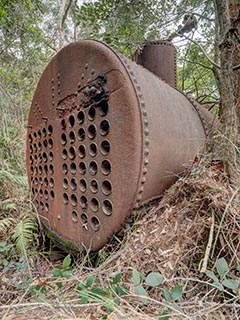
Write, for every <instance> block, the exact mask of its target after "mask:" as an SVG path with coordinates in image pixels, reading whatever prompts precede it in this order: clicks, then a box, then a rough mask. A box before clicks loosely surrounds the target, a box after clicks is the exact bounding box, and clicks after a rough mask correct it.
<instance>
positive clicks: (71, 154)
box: [68, 147, 76, 160]
mask: <svg viewBox="0 0 240 320" xmlns="http://www.w3.org/2000/svg"><path fill="white" fill-rule="evenodd" d="M68 154H69V158H70V159H71V160H73V159H75V158H76V151H75V148H74V147H70V148H69V153H68Z"/></svg>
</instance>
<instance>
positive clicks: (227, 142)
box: [216, 0, 240, 186]
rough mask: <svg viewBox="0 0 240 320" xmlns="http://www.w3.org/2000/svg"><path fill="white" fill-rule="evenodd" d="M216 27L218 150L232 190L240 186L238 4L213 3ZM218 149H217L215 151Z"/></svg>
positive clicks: (227, 1)
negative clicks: (218, 87)
mask: <svg viewBox="0 0 240 320" xmlns="http://www.w3.org/2000/svg"><path fill="white" fill-rule="evenodd" d="M216 8H217V17H218V23H219V41H220V43H219V49H220V60H221V70H220V72H219V76H220V78H219V80H220V92H221V99H220V120H221V126H220V132H221V134H220V139H219V140H218V142H217V144H218V149H219V150H220V155H221V157H222V159H223V161H224V163H225V166H226V170H227V173H228V175H229V177H230V180H231V182H232V183H233V184H234V185H235V186H237V185H238V186H239V184H240V141H239V140H240V86H239V84H240V68H238V67H237V66H238V65H239V64H240V0H216ZM219 147H220V148H219Z"/></svg>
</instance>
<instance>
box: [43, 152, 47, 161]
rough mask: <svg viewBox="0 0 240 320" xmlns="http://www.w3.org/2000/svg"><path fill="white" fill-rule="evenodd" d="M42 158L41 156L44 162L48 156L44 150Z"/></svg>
mask: <svg viewBox="0 0 240 320" xmlns="http://www.w3.org/2000/svg"><path fill="white" fill-rule="evenodd" d="M42 158H43V161H44V162H47V160H48V157H47V154H46V152H43V154H42Z"/></svg>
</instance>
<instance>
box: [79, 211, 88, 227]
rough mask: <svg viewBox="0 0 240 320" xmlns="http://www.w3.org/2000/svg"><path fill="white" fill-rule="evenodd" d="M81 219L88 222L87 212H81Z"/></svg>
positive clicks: (85, 222) (83, 222)
mask: <svg viewBox="0 0 240 320" xmlns="http://www.w3.org/2000/svg"><path fill="white" fill-rule="evenodd" d="M81 221H82V224H87V223H88V216H87V215H86V213H82V214H81Z"/></svg>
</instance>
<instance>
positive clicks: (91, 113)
mask: <svg viewBox="0 0 240 320" xmlns="http://www.w3.org/2000/svg"><path fill="white" fill-rule="evenodd" d="M95 117H96V109H95V108H94V107H91V108H89V110H88V118H89V120H94V119H95Z"/></svg>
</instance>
